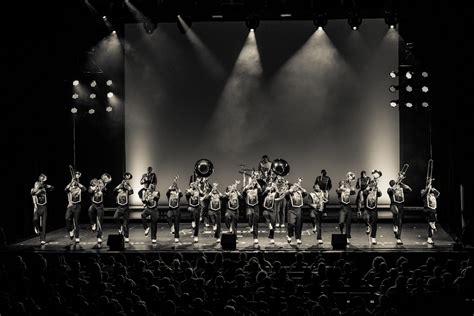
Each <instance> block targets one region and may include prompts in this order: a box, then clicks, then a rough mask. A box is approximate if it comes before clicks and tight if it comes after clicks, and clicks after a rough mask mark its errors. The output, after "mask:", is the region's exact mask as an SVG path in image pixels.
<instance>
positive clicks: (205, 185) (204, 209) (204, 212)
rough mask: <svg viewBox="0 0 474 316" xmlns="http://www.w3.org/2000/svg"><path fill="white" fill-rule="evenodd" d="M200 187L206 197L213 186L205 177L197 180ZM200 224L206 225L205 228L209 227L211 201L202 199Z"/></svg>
mask: <svg viewBox="0 0 474 316" xmlns="http://www.w3.org/2000/svg"><path fill="white" fill-rule="evenodd" d="M197 181H198V187H199V190H201V192H202V193H203V194H204V195H206V194H208V193H209V192H211V190H212V185H211V184H210V183H209V180H208V179H207V178H205V177H199V178H197ZM199 222H201V223H204V226H205V227H209V199H201V214H200V215H199Z"/></svg>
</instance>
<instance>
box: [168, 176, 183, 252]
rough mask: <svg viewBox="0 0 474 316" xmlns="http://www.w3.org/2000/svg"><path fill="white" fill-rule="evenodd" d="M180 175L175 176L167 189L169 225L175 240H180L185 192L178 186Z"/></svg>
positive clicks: (176, 241)
mask: <svg viewBox="0 0 474 316" xmlns="http://www.w3.org/2000/svg"><path fill="white" fill-rule="evenodd" d="M177 180H178V176H176V177H175V178H174V181H173V184H172V185H171V186H170V187H169V188H168V191H166V197H167V198H168V207H169V209H168V214H167V217H168V226H169V227H170V232H171V233H172V234H174V242H175V243H178V242H179V221H180V216H181V205H180V200H181V197H182V196H183V193H182V192H181V190H180V189H179V188H178V182H177Z"/></svg>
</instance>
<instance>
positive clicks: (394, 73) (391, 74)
mask: <svg viewBox="0 0 474 316" xmlns="http://www.w3.org/2000/svg"><path fill="white" fill-rule="evenodd" d="M390 77H391V78H397V77H398V72H397V71H395V70H393V71H391V72H390Z"/></svg>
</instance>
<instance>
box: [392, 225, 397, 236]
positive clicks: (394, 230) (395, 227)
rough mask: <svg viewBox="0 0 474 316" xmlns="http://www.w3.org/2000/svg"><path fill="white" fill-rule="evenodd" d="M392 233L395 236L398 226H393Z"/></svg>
mask: <svg viewBox="0 0 474 316" xmlns="http://www.w3.org/2000/svg"><path fill="white" fill-rule="evenodd" d="M393 232H394V233H395V234H396V233H398V226H393Z"/></svg>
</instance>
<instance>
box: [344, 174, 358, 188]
mask: <svg viewBox="0 0 474 316" xmlns="http://www.w3.org/2000/svg"><path fill="white" fill-rule="evenodd" d="M355 178H356V175H355V173H354V172H352V171H349V172H348V173H346V180H344V184H345V185H346V186H347V187H352V181H354V180H355Z"/></svg>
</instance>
